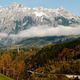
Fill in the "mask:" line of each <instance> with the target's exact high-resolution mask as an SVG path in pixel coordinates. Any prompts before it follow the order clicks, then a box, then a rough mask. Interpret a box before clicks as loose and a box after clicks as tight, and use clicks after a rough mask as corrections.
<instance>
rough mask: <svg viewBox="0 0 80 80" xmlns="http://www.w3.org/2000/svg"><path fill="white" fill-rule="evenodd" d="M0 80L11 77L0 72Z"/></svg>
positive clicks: (6, 79)
mask: <svg viewBox="0 0 80 80" xmlns="http://www.w3.org/2000/svg"><path fill="white" fill-rule="evenodd" d="M0 80H13V79H11V78H9V77H7V76H5V75H3V74H0Z"/></svg>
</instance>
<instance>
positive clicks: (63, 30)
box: [0, 26, 80, 39]
mask: <svg viewBox="0 0 80 80" xmlns="http://www.w3.org/2000/svg"><path fill="white" fill-rule="evenodd" d="M61 35H80V26H77V27H70V26H66V27H65V26H58V27H50V26H37V27H35V26H33V27H31V28H30V29H27V30H23V31H20V32H19V33H18V34H10V35H9V37H11V38H13V39H14V38H15V39H16V38H25V37H26V38H30V37H43V36H61ZM0 37H1V38H3V37H7V34H5V33H0Z"/></svg>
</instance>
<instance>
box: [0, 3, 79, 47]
mask: <svg viewBox="0 0 80 80" xmlns="http://www.w3.org/2000/svg"><path fill="white" fill-rule="evenodd" d="M79 26H80V16H76V15H74V14H73V13H72V12H70V11H68V10H66V9H64V8H63V7H60V8H56V9H48V8H43V7H38V8H28V7H25V6H23V5H21V4H17V3H14V4H12V5H10V6H8V7H1V8H0V45H1V46H2V45H4V46H5V45H6V46H10V45H13V44H16V45H20V44H22V45H24V44H25V45H31V46H32V45H43V44H48V43H55V42H56V43H58V42H62V41H64V42H65V41H71V40H74V39H77V38H79V34H80V31H79V30H80V27H79Z"/></svg>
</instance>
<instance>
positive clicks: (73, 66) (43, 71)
mask: <svg viewBox="0 0 80 80" xmlns="http://www.w3.org/2000/svg"><path fill="white" fill-rule="evenodd" d="M0 73H1V74H4V75H6V76H8V77H11V78H12V79H14V80H22V79H23V80H28V79H29V80H76V79H74V78H73V79H68V78H67V77H65V75H63V74H74V75H80V40H75V41H72V42H67V43H62V44H56V45H53V44H50V45H47V46H44V47H43V48H36V47H29V48H27V47H21V48H15V49H6V50H4V51H0ZM77 80H79V79H78V78H77Z"/></svg>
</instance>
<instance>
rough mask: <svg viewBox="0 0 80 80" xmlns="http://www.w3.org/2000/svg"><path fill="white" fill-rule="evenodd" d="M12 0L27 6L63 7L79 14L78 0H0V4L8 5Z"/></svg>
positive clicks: (79, 0) (79, 2) (79, 5)
mask: <svg viewBox="0 0 80 80" xmlns="http://www.w3.org/2000/svg"><path fill="white" fill-rule="evenodd" d="M13 2H16V3H21V4H23V5H25V6H28V7H40V6H43V7H46V8H58V7H64V8H66V9H67V10H70V11H71V12H73V13H74V14H76V15H79V16H80V0H0V6H8V5H10V4H12V3H13Z"/></svg>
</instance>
